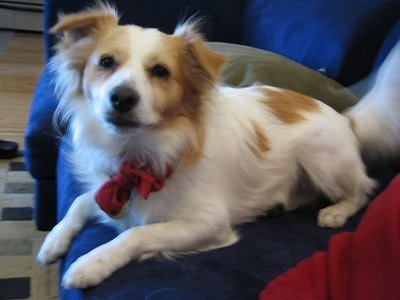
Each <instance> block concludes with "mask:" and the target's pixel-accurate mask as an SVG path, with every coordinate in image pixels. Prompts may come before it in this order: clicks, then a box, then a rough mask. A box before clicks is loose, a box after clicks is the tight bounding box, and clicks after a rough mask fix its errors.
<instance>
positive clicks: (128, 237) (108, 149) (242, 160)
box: [38, 5, 400, 288]
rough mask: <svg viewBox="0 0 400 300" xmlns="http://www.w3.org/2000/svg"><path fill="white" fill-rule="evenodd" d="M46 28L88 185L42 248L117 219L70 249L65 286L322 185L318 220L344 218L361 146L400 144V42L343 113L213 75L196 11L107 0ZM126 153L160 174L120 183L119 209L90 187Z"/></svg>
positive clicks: (220, 243) (42, 258)
mask: <svg viewBox="0 0 400 300" xmlns="http://www.w3.org/2000/svg"><path fill="white" fill-rule="evenodd" d="M52 32H53V33H57V34H60V42H59V43H58V46H57V53H56V55H55V56H54V57H53V58H52V60H51V66H52V68H53V70H54V71H55V72H56V78H57V79H56V85H57V88H58V91H59V94H60V98H61V101H60V105H59V108H58V115H59V116H62V117H63V118H66V119H68V120H69V121H70V131H71V134H72V140H73V153H72V154H71V159H72V161H73V164H74V167H75V172H76V173H77V174H78V175H79V178H80V180H81V181H82V182H84V183H85V184H86V186H87V193H85V194H83V195H81V196H79V197H78V198H77V199H76V200H75V201H74V203H73V204H72V206H71V208H70V210H69V211H68V213H67V215H66V216H65V218H64V219H63V220H62V221H61V222H60V223H59V224H58V225H57V226H56V227H55V228H54V229H53V230H52V231H51V232H50V233H49V234H48V236H47V238H46V240H45V242H44V244H43V246H42V248H41V250H40V252H39V254H38V260H39V262H41V263H43V264H49V263H54V262H55V261H57V260H58V259H59V258H60V257H62V256H63V255H64V254H65V253H66V252H67V250H68V247H69V245H70V243H71V240H72V239H73V238H74V236H75V235H76V234H78V232H79V231H80V230H81V229H82V228H83V227H84V226H85V224H86V223H87V222H88V221H93V220H94V221H99V222H109V223H111V224H113V225H115V226H116V227H117V228H118V229H119V230H120V231H121V234H120V235H119V236H118V237H116V238H115V239H114V240H112V241H110V242H108V243H106V244H104V245H102V246H100V247H98V248H96V249H94V250H93V251H91V252H90V253H88V254H86V255H84V256H82V257H81V258H79V259H78V260H77V261H76V262H75V263H74V264H73V265H72V266H71V267H70V269H69V270H68V271H67V272H66V274H65V276H64V279H63V285H64V286H65V287H77V288H85V287H89V286H93V285H97V284H99V283H100V282H102V281H103V280H104V279H106V278H107V277H108V276H110V274H112V273H113V272H114V271H116V270H117V269H119V268H121V267H122V266H124V265H126V264H127V263H128V262H130V261H132V260H136V259H140V258H143V257H147V256H152V255H157V254H174V253H183V252H196V251H204V250H208V249H214V248H218V247H224V246H228V245H231V244H233V243H235V242H236V241H237V240H238V235H237V234H236V232H235V229H234V226H235V225H237V224H240V223H243V222H249V221H252V220H254V219H255V218H256V217H257V216H260V215H262V214H264V213H265V212H267V211H268V210H269V209H272V208H274V207H276V206H277V205H281V206H284V208H285V209H286V210H291V209H294V208H296V207H298V206H300V205H302V204H304V201H309V200H310V199H313V198H315V197H313V195H315V194H317V192H322V193H324V194H326V195H327V196H328V197H329V198H330V199H331V200H332V201H333V203H334V204H333V205H331V206H329V207H326V208H324V209H322V210H321V211H320V212H319V215H318V224H319V226H322V227H339V226H342V225H343V224H344V223H345V222H346V220H347V219H348V218H349V217H350V216H351V215H353V214H354V213H355V212H357V210H359V209H360V208H361V207H362V206H363V205H365V204H366V201H367V195H368V193H370V192H371V189H372V188H373V186H374V181H373V180H371V179H370V178H369V177H368V176H367V175H366V173H365V167H364V165H363V162H362V160H361V158H360V151H361V150H362V151H365V152H366V153H374V154H377V155H382V156H384V157H388V156H390V155H391V154H392V153H393V152H394V151H398V150H399V145H400V122H399V116H400V96H399V95H400V72H399V71H398V70H400V48H399V46H397V47H396V49H395V50H394V51H393V53H392V54H391V55H390V56H389V58H388V59H387V61H386V62H385V64H384V65H383V68H382V69H381V70H380V73H379V74H378V79H377V82H376V84H375V87H374V88H373V90H372V91H371V92H370V93H369V94H368V95H367V96H366V97H365V98H364V99H362V101H361V102H360V103H359V104H357V105H356V106H355V107H354V108H352V109H351V110H350V111H349V112H348V113H346V114H345V115H341V114H338V113H337V112H335V111H334V110H333V109H331V108H330V107H328V106H327V105H325V104H323V103H321V102H319V101H317V100H315V99H312V98H309V97H307V96H304V95H301V94H298V93H295V92H292V91H288V90H283V89H279V88H274V87H269V86H252V87H249V88H242V89H237V88H232V87H224V86H220V85H218V75H219V71H220V68H221V66H222V64H223V63H224V57H223V56H222V55H220V54H217V53H214V52H212V51H211V50H209V49H208V48H207V47H206V45H205V43H204V41H203V39H202V37H201V35H200V34H199V33H198V32H197V31H196V27H195V25H194V24H193V23H191V22H188V23H186V24H183V25H181V26H178V28H177V29H176V31H175V32H174V34H172V35H167V34H164V33H161V32H160V31H158V30H155V29H145V28H141V27H138V26H134V25H129V26H119V25H118V16H117V14H116V13H115V11H114V10H113V8H111V7H108V6H106V5H100V6H99V7H97V8H94V9H89V10H87V11H84V12H81V13H77V14H71V15H66V16H62V17H61V18H60V21H59V22H58V24H56V25H55V26H54V27H53V29H52ZM131 162H135V164H136V166H135V168H136V169H135V171H134V172H136V173H137V172H139V173H140V172H142V171H143V172H145V173H146V174H147V175H149V176H150V177H153V179H154V180H155V181H157V182H156V183H158V184H159V185H158V186H157V187H154V186H151V187H150V189H149V190H148V191H147V194H146V193H144V194H146V195H144V194H143V193H142V192H141V191H138V192H137V190H138V188H137V187H136V186H135V188H133V186H132V187H128V188H129V193H130V189H131V188H132V189H133V190H132V193H131V195H130V200H129V201H128V202H127V203H125V206H124V207H123V208H121V207H119V208H118V209H116V210H112V211H107V208H103V209H104V210H105V211H103V210H102V209H100V207H101V205H100V204H98V203H100V202H101V201H98V202H96V201H95V198H96V199H97V195H98V194H97V191H98V190H99V188H100V187H101V186H104V185H103V184H104V183H105V182H109V179H110V178H111V177H113V176H114V175H115V174H119V173H120V172H121V171H120V169H121V168H122V167H123V165H124V164H126V163H131ZM136 173H135V174H136ZM147 175H146V176H147ZM136 180H139V179H138V178H136ZM149 193H150V194H149ZM147 197H148V199H147V200H144V199H143V198H147ZM106 201H107V196H106ZM116 201H117V202H118V201H119V199H118V197H117V199H116ZM103 204H104V203H103ZM99 205H100V207H99ZM110 205H111V204H110V203H108V204H107V203H106V204H104V207H108V206H110ZM111 206H112V205H111ZM120 209H121V210H122V211H123V210H124V209H125V213H126V214H125V215H124V216H121V215H119V213H120ZM109 215H112V216H114V217H110V216H109ZM115 217H119V218H115Z"/></svg>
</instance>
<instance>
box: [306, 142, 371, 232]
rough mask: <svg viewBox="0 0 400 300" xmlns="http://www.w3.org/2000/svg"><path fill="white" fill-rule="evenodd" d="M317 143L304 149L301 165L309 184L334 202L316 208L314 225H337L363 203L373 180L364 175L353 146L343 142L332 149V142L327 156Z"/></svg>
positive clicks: (339, 225) (335, 226)
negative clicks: (313, 147) (306, 149)
mask: <svg viewBox="0 0 400 300" xmlns="http://www.w3.org/2000/svg"><path fill="white" fill-rule="evenodd" d="M321 144H322V142H321V143H320V145H319V146H317V147H316V148H315V149H311V150H310V149H308V151H304V153H303V154H304V155H303V156H302V157H301V165H302V167H303V168H304V169H305V170H306V172H307V174H308V175H309V176H310V178H311V180H312V182H313V184H314V185H315V186H316V187H317V188H318V189H319V190H321V191H322V192H323V193H325V195H327V196H328V197H329V198H330V199H331V200H332V201H333V202H337V203H335V204H333V205H330V206H328V207H326V208H324V209H321V210H320V211H319V214H318V225H319V226H321V227H330V228H337V227H341V226H343V225H344V224H345V223H346V222H347V220H348V218H349V217H351V216H352V215H354V214H355V213H356V212H357V211H358V210H359V209H360V208H361V207H363V206H364V205H365V203H366V202H367V195H368V194H369V193H370V192H371V190H372V189H373V187H374V181H373V180H372V179H370V178H369V177H368V176H367V175H366V173H365V168H364V165H363V162H362V160H361V158H360V155H359V153H358V149H357V147H356V146H354V145H346V146H344V147H343V148H344V149H340V151H337V152H336V153H334V152H333V149H335V147H333V146H332V150H330V151H331V152H332V154H329V157H328V156H327V154H326V153H327V152H325V153H324V152H322V151H321ZM318 147H319V149H318ZM306 152H308V153H306ZM310 153H312V154H313V155H312V156H311V155H310ZM328 153H329V152H328Z"/></svg>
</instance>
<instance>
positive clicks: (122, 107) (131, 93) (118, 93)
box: [110, 86, 139, 113]
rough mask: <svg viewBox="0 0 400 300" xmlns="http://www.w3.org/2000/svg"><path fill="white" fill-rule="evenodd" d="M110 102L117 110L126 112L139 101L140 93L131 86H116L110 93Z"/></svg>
mask: <svg viewBox="0 0 400 300" xmlns="http://www.w3.org/2000/svg"><path fill="white" fill-rule="evenodd" d="M110 102H111V105H112V107H113V108H114V109H115V110H117V111H118V112H120V113H126V112H128V111H130V110H131V109H132V108H133V107H134V106H135V105H136V104H137V103H138V102H139V94H138V93H137V92H136V91H135V90H134V89H132V88H130V87H126V86H120V87H116V88H114V89H113V90H112V91H111V93H110Z"/></svg>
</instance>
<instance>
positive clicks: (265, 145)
mask: <svg viewBox="0 0 400 300" xmlns="http://www.w3.org/2000/svg"><path fill="white" fill-rule="evenodd" d="M251 125H252V127H253V131H254V138H255V141H254V143H249V145H248V146H249V148H250V150H251V152H253V154H254V155H255V156H257V157H261V155H262V154H263V153H265V152H267V151H269V150H270V149H271V148H270V145H269V141H268V138H267V136H266V135H265V133H264V131H263V130H262V128H261V126H260V124H258V123H257V122H256V121H251Z"/></svg>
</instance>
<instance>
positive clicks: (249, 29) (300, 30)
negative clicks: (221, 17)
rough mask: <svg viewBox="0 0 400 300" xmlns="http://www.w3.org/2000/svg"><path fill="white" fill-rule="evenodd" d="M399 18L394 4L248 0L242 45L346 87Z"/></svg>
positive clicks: (379, 0) (383, 0)
mask: <svg viewBox="0 0 400 300" xmlns="http://www.w3.org/2000/svg"><path fill="white" fill-rule="evenodd" d="M399 19H400V1H399V0H298V1H293V0H250V1H249V3H248V5H247V8H246V12H245V16H244V22H243V43H245V44H247V45H250V46H254V47H257V48H262V49H266V50H269V51H272V52H276V53H279V54H281V55H283V56H286V57H288V58H291V59H293V60H295V61H297V62H300V63H302V64H304V65H306V66H308V67H310V68H312V69H314V70H324V71H325V72H326V73H327V75H328V76H329V77H331V78H333V79H335V80H337V81H339V82H341V83H342V84H345V85H349V84H351V83H354V82H356V81H358V80H360V79H361V78H363V77H364V76H366V75H367V74H368V73H369V71H370V70H371V67H372V65H373V62H374V60H375V57H376V55H377V53H378V51H379V48H380V45H381V44H382V42H383V41H384V39H385V36H386V35H387V34H388V32H389V31H390V29H391V28H392V27H393V25H394V24H395V22H396V21H397V20H399Z"/></svg>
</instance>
